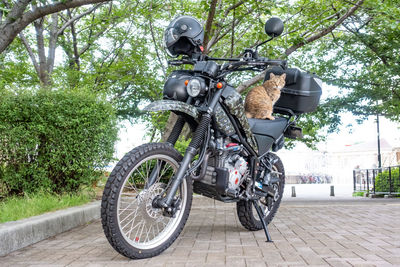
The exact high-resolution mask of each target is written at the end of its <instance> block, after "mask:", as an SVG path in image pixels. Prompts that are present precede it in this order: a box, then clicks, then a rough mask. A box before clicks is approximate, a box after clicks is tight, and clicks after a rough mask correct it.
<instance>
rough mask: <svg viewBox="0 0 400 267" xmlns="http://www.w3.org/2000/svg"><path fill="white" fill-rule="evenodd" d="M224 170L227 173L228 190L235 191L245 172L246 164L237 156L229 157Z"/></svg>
mask: <svg viewBox="0 0 400 267" xmlns="http://www.w3.org/2000/svg"><path fill="white" fill-rule="evenodd" d="M225 168H227V169H228V171H229V180H228V188H229V189H231V190H236V189H237V188H238V187H239V185H240V184H241V182H242V178H243V176H244V174H245V173H246V171H247V162H246V161H245V160H244V158H243V157H241V156H239V155H238V154H234V155H231V156H230V157H228V158H227V159H226V160H225Z"/></svg>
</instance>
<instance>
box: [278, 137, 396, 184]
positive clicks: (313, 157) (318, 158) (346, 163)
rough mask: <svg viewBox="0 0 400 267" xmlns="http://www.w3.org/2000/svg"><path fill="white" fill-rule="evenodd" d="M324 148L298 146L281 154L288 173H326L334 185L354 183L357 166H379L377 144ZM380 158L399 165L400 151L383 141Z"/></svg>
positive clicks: (383, 164) (374, 142) (390, 164)
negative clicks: (315, 148)
mask: <svg viewBox="0 0 400 267" xmlns="http://www.w3.org/2000/svg"><path fill="white" fill-rule="evenodd" d="M323 146H325V148H323V149H322V148H320V149H319V150H316V151H315V150H311V149H309V148H306V147H305V146H304V145H302V144H299V145H298V146H296V148H295V149H293V150H282V151H279V152H278V155H279V156H280V157H281V159H282V161H283V164H284V166H285V170H286V174H287V175H301V174H327V175H331V176H332V182H333V183H335V184H351V183H352V182H353V169H354V168H355V167H356V166H357V165H358V166H359V167H360V169H369V168H376V167H377V166H378V146H377V141H370V142H359V143H355V144H342V145H335V146H333V147H332V146H330V147H329V146H328V145H327V144H325V145H323ZM323 146H322V147H323ZM381 155H382V166H394V165H399V164H400V148H399V147H393V146H392V145H391V144H389V143H388V142H387V141H386V140H385V139H381Z"/></svg>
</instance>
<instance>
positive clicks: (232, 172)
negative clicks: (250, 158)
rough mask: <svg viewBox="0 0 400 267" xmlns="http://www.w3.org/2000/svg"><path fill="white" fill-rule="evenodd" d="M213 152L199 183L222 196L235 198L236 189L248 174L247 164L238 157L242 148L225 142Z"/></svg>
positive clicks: (237, 191)
mask: <svg viewBox="0 0 400 267" xmlns="http://www.w3.org/2000/svg"><path fill="white" fill-rule="evenodd" d="M221 144H222V142H221ZM214 151H215V153H213V155H212V156H211V157H210V158H209V160H208V166H207V170H206V173H205V175H204V177H203V179H201V181H200V183H202V184H208V185H209V186H212V187H214V188H215V189H216V190H217V191H218V192H220V193H222V194H223V195H230V196H237V194H238V193H239V190H238V188H239V186H240V185H241V184H242V182H243V179H244V178H246V176H247V174H248V163H247V162H246V160H245V159H244V158H243V157H242V156H241V155H240V153H241V151H242V147H241V146H240V145H239V144H237V143H230V142H227V141H225V142H223V145H221V146H219V149H217V150H214ZM195 191H196V190H195ZM202 191H203V190H202ZM201 194H205V193H204V192H201Z"/></svg>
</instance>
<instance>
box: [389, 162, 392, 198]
mask: <svg viewBox="0 0 400 267" xmlns="http://www.w3.org/2000/svg"><path fill="white" fill-rule="evenodd" d="M391 194H392V168H391V167H389V195H391Z"/></svg>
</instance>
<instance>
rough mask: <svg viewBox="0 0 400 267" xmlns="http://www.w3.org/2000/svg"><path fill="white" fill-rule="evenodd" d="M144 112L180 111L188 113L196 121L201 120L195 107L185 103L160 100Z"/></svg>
mask: <svg viewBox="0 0 400 267" xmlns="http://www.w3.org/2000/svg"><path fill="white" fill-rule="evenodd" d="M143 110H144V111H166V110H172V111H179V112H183V113H186V114H188V115H190V116H191V117H193V118H194V119H195V120H196V121H197V120H199V119H200V113H199V112H198V111H197V109H196V108H195V107H193V106H192V105H189V104H187V103H185V102H180V101H175V100H158V101H155V102H153V103H151V104H150V105H148V106H146V107H145V108H144V109H143Z"/></svg>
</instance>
